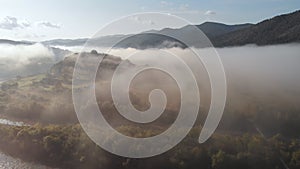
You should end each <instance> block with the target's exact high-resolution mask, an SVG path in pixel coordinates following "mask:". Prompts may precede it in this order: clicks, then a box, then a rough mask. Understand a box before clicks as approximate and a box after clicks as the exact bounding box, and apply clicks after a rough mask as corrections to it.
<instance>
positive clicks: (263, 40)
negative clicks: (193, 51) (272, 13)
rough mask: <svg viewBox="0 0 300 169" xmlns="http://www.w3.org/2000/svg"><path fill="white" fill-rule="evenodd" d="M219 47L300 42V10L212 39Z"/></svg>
mask: <svg viewBox="0 0 300 169" xmlns="http://www.w3.org/2000/svg"><path fill="white" fill-rule="evenodd" d="M211 41H212V42H213V44H214V45H215V46H217V47H225V46H241V45H246V44H256V45H271V44H283V43H291V42H300V10H298V11H295V12H293V13H289V14H284V15H280V16H276V17H274V18H271V19H267V20H264V21H262V22H260V23H258V24H256V25H253V26H250V27H248V28H246V29H240V30H237V31H233V32H229V33H228V34H223V35H221V36H218V37H215V38H212V39H211Z"/></svg>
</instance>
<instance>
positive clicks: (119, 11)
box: [0, 0, 300, 41]
mask: <svg viewBox="0 0 300 169" xmlns="http://www.w3.org/2000/svg"><path fill="white" fill-rule="evenodd" d="M299 9H300V1H299V0H190V1H188V0H174V1H170V0H128V1H124V0H105V1H104V0H103V1H102V0H86V1H83V0H82V1H79V0H43V1H36V0H0V39H11V40H28V41H43V40H49V39H57V38H59V39H65V38H70V39H75V38H88V37H91V36H93V35H94V34H95V33H96V32H97V31H98V30H99V29H101V28H102V27H103V26H105V25H107V24H108V23H111V22H112V21H114V20H117V19H118V18H121V17H124V16H128V15H131V14H134V13H142V12H163V13H168V14H172V15H175V16H179V17H182V18H184V19H186V20H188V21H189V22H190V23H193V24H201V23H203V22H206V21H213V22H222V23H226V24H240V23H257V22H260V21H262V20H264V19H268V18H271V17H273V16H276V15H279V14H284V13H289V12H293V11H296V10H299ZM124 26H126V24H124ZM182 26H183V25H182ZM124 33H126V32H124Z"/></svg>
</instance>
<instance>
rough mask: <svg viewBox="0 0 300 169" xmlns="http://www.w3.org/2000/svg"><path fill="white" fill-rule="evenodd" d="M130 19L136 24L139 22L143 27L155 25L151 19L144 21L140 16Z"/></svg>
mask: <svg viewBox="0 0 300 169" xmlns="http://www.w3.org/2000/svg"><path fill="white" fill-rule="evenodd" d="M129 19H130V20H132V21H134V22H138V23H140V24H143V25H155V23H154V21H152V20H149V19H143V18H141V17H139V16H133V17H130V18H129Z"/></svg>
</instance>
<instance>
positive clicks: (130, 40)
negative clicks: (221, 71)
mask: <svg viewBox="0 0 300 169" xmlns="http://www.w3.org/2000/svg"><path fill="white" fill-rule="evenodd" d="M192 26H196V27H198V28H199V29H200V30H202V32H203V33H205V34H206V36H207V37H208V38H209V39H210V41H211V42H212V44H213V45H214V46H215V47H228V46H241V45H247V44H256V45H272V44H284V43H293V42H295V43H296V42H300V11H299V10H298V11H295V12H292V13H289V14H284V15H279V16H276V17H273V18H271V19H266V20H264V21H262V22H260V23H257V24H250V23H246V24H237V25H226V24H223V23H215V22H205V23H203V24H200V25H187V26H184V27H182V28H178V29H172V28H164V29H162V30H150V31H146V32H141V33H139V34H128V35H110V36H103V37H99V38H95V39H88V38H81V39H53V40H48V41H43V42H41V43H42V44H44V45H48V46H82V45H84V44H85V43H86V42H87V41H88V42H89V45H90V46H97V47H111V46H114V45H115V44H116V43H117V44H116V45H115V47H119V48H129V47H130V48H137V49H146V48H170V47H182V48H185V47H186V46H185V45H184V44H182V43H181V42H179V41H178V40H176V39H173V38H170V37H168V36H163V35H161V34H168V35H176V37H184V38H185V39H187V40H188V39H193V33H192V32H191V31H190V30H191V27H192ZM122 39H125V40H124V41H122V42H119V41H120V40H122ZM166 42H167V43H166ZM0 43H11V44H24V43H25V44H26V43H27V44H28V43H29V44H30V42H16V41H10V40H0ZM191 44H192V45H193V46H194V47H199V48H201V47H207V46H203V44H198V42H196V41H195V40H194V42H191Z"/></svg>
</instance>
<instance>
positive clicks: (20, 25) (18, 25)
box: [0, 16, 61, 30]
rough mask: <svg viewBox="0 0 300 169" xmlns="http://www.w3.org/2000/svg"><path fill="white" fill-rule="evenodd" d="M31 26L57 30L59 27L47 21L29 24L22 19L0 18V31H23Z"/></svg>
mask: <svg viewBox="0 0 300 169" xmlns="http://www.w3.org/2000/svg"><path fill="white" fill-rule="evenodd" d="M32 26H38V27H39V26H42V27H48V28H56V29H59V28H60V27H61V26H60V25H58V24H54V23H51V22H49V21H40V22H33V23H31V22H29V21H27V20H24V19H18V18H16V17H13V16H6V17H5V18H2V19H1V18H0V29H6V30H14V29H25V28H29V27H32Z"/></svg>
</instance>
